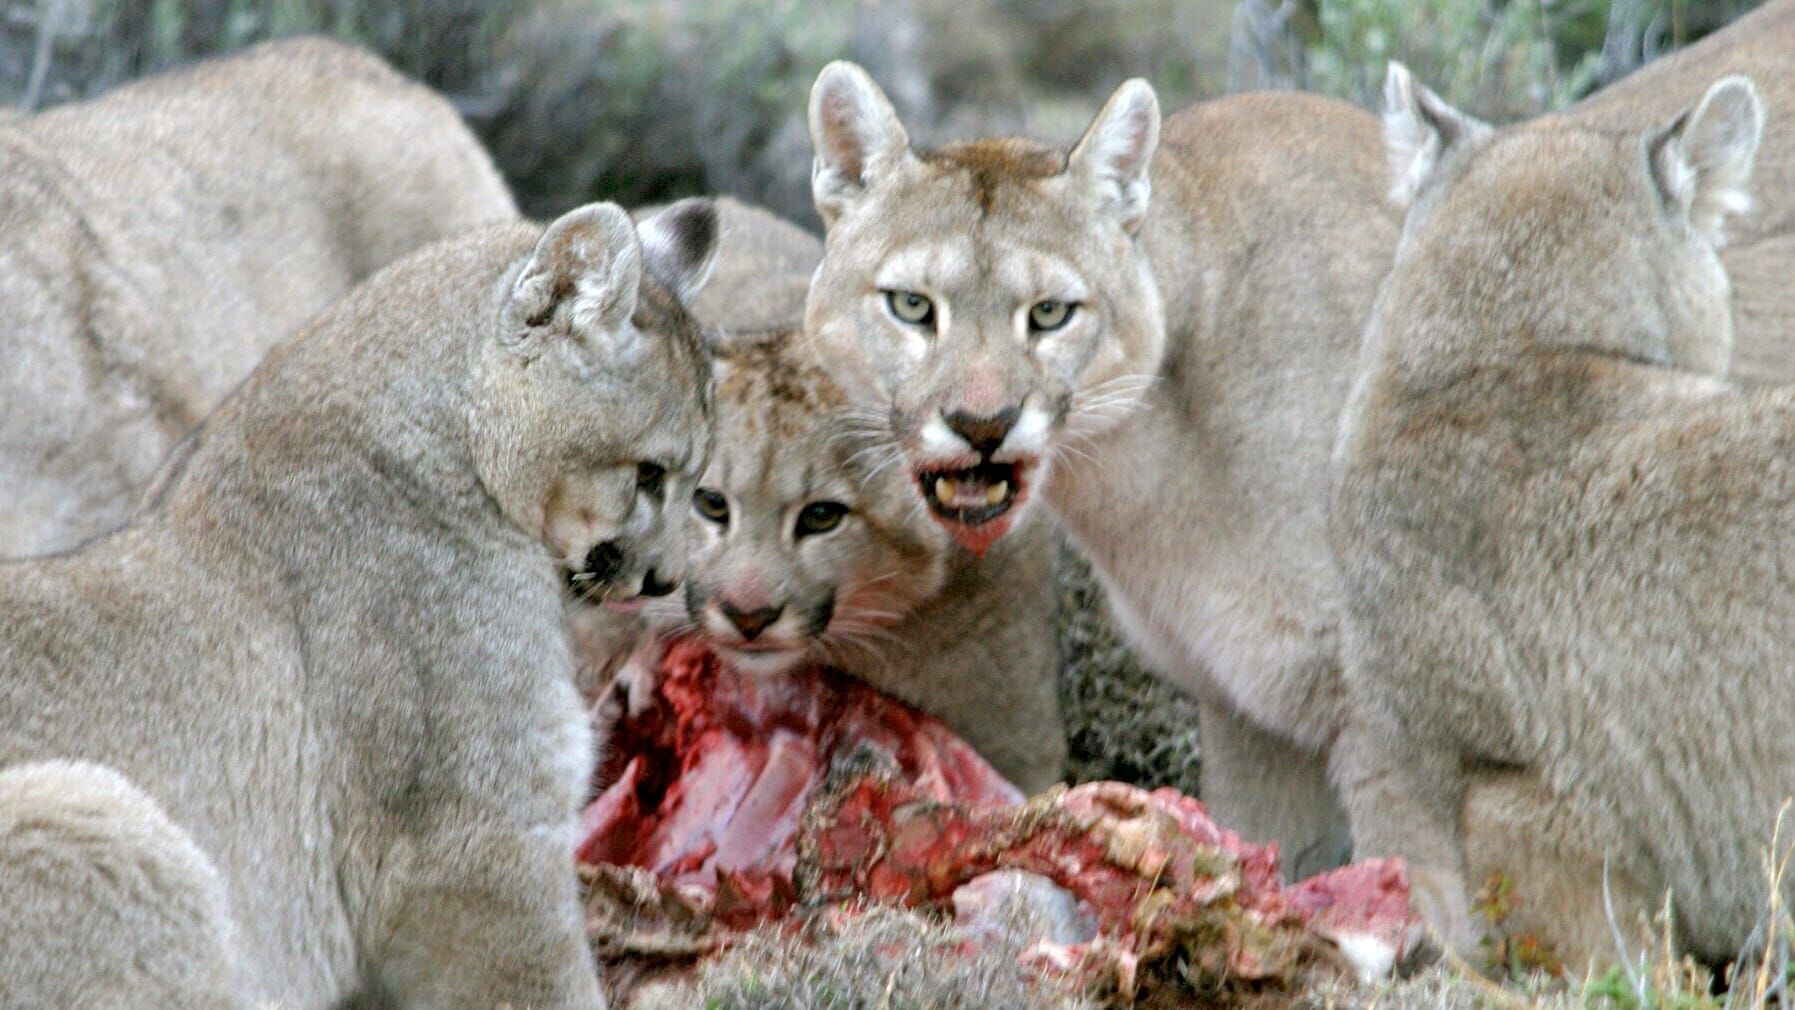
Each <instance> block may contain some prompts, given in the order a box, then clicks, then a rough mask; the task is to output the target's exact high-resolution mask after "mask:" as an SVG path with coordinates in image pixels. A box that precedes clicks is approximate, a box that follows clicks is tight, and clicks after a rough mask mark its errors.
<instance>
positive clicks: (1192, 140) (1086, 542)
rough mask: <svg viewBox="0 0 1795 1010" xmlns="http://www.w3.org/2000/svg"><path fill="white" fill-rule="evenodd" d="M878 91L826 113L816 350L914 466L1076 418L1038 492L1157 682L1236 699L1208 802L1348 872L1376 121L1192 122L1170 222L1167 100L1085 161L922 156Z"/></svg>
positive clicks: (1322, 107) (990, 154)
mask: <svg viewBox="0 0 1795 1010" xmlns="http://www.w3.org/2000/svg"><path fill="white" fill-rule="evenodd" d="M856 73H857V72H856V71H849V70H844V69H836V70H831V71H826V72H825V76H824V78H823V79H820V80H819V83H818V86H817V91H816V92H814V93H813V101H812V111H813V136H815V138H816V141H817V144H818V147H819V150H821V151H823V152H825V153H824V155H823V158H822V162H821V164H820V167H819V169H818V171H817V173H816V177H817V178H818V180H819V185H818V201H819V207H820V208H821V209H822V210H823V212H824V217H825V220H827V221H829V222H830V224H829V230H828V233H827V236H826V239H825V242H826V250H827V251H826V255H825V257H824V262H823V266H822V268H821V270H820V271H819V272H818V274H817V277H816V281H815V283H814V284H813V286H812V289H811V297H810V302H809V306H808V313H807V320H806V330H807V333H808V335H809V336H810V338H811V339H813V340H816V341H817V342H819V344H820V345H821V346H822V347H823V348H824V349H825V353H827V354H830V355H832V356H833V359H834V360H840V361H843V362H846V363H847V364H846V365H845V366H844V367H846V368H849V369H851V370H850V371H847V372H846V373H845V375H846V380H847V384H848V388H849V391H850V394H851V395H852V397H853V398H854V399H855V401H856V403H857V405H858V406H860V407H861V408H862V409H863V410H866V411H869V412H871V411H877V412H881V413H882V414H884V415H887V416H888V417H889V424H890V429H889V435H888V437H889V439H890V440H891V441H892V442H893V443H895V444H896V445H898V446H899V447H901V448H902V449H903V450H904V451H905V453H906V465H914V464H916V463H918V462H920V461H925V460H926V459H927V458H928V455H929V451H928V448H927V446H926V445H925V434H926V429H927V426H928V424H929V420H930V417H931V416H932V415H933V414H934V413H935V412H937V411H939V410H943V409H946V408H951V407H953V406H955V405H957V404H961V403H966V402H969V401H973V400H981V401H983V402H985V403H988V404H991V405H1011V406H1015V405H1020V406H1023V407H1025V408H1026V407H1031V406H1032V407H1035V408H1036V409H1039V410H1040V411H1042V412H1043V413H1044V414H1045V415H1046V416H1047V417H1049V418H1051V419H1052V423H1051V425H1043V432H1044V434H1043V438H1042V446H1041V449H1040V452H1041V456H1042V458H1041V461H1040V462H1039V463H1037V464H1036V466H1037V474H1036V477H1035V479H1034V484H1035V485H1036V486H1037V488H1043V489H1044V490H1042V491H1041V492H1040V495H1039V497H1041V498H1042V499H1043V500H1044V501H1045V502H1046V503H1047V505H1048V506H1049V508H1051V509H1052V511H1053V512H1054V514H1055V515H1056V516H1057V517H1058V518H1059V519H1060V520H1061V521H1062V522H1063V523H1064V525H1065V527H1066V529H1067V531H1068V532H1069V533H1070V534H1071V536H1072V537H1073V539H1074V540H1075V541H1076V542H1077V544H1078V546H1079V547H1080V548H1081V549H1082V550H1083V551H1084V552H1085V553H1086V554H1087V555H1089V556H1090V558H1091V560H1092V562H1093V565H1094V566H1095V568H1096V570H1097V572H1098V573H1099V575H1100V577H1101V579H1102V581H1103V583H1104V585H1105V587H1106V588H1107V590H1108V591H1109V594H1110V598H1111V600H1112V602H1113V603H1114V606H1115V610H1116V612H1117V614H1118V615H1119V617H1120V619H1121V621H1122V623H1123V625H1124V627H1125V628H1126V629H1127V630H1128V632H1129V634H1130V637H1131V639H1132V640H1133V642H1134V644H1135V645H1136V646H1137V648H1140V649H1141V650H1142V651H1143V652H1144V654H1145V656H1146V658H1147V659H1148V661H1149V663H1150V664H1151V665H1153V666H1154V667H1156V668H1157V669H1158V671H1159V672H1160V673H1161V674H1162V675H1164V676H1167V677H1169V678H1171V679H1172V680H1173V681H1174V682H1175V683H1177V684H1178V685H1179V686H1181V687H1183V688H1185V689H1187V690H1190V691H1192V692H1194V693H1196V694H1198V695H1199V696H1200V697H1202V698H1203V699H1204V700H1205V702H1206V703H1207V704H1208V705H1210V706H1211V708H1212V710H1213V713H1214V714H1215V716H1216V718H1206V719H1205V722H1204V725H1203V730H1204V740H1203V747H1204V767H1203V791H1204V795H1205V797H1206V798H1207V799H1208V800H1209V801H1210V802H1211V803H1212V804H1213V806H1214V807H1215V809H1216V812H1217V814H1218V816H1219V817H1221V819H1222V820H1223V821H1224V822H1225V823H1228V824H1230V825H1231V826H1234V827H1237V828H1239V829H1240V830H1242V831H1243V832H1244V833H1246V834H1247V835H1248V836H1249V837H1253V838H1262V839H1263V838H1275V839H1277V840H1279V841H1280V842H1282V844H1283V849H1284V853H1285V856H1286V859H1287V861H1288V864H1289V865H1290V866H1291V867H1293V868H1294V869H1297V870H1298V871H1306V870H1308V869H1314V868H1321V867H1325V866H1328V865H1332V864H1333V863H1336V862H1338V861H1339V860H1341V859H1342V858H1344V856H1345V854H1346V850H1347V843H1346V840H1345V833H1344V824H1343V820H1342V818H1341V815H1340V814H1339V812H1338V810H1337V809H1336V808H1335V807H1334V804H1333V800H1332V794H1331V790H1330V788H1329V786H1328V783H1327V780H1326V774H1325V767H1324V762H1323V755H1324V754H1325V752H1326V749H1327V747H1328V746H1329V744H1330V743H1331V742H1332V739H1333V736H1334V734H1335V732H1336V730H1337V728H1338V724H1339V684H1338V669H1337V654H1336V621H1337V592H1338V589H1337V583H1336V581H1335V577H1334V574H1333V569H1332V563H1331V561H1330V558H1329V553H1328V547H1327V542H1326V530H1325V522H1324V510H1325V504H1326V500H1327V494H1326V490H1327V471H1326V460H1327V455H1328V451H1329V449H1330V447H1331V445H1332V441H1333V432H1334V418H1335V416H1336V413H1337V411H1338V407H1339V405H1340V403H1341V402H1343V400H1344V399H1345V396H1346V389H1347V384H1348V381H1349V379H1350V376H1351V367H1350V363H1351V361H1352V360H1353V359H1354V356H1355V354H1356V350H1357V347H1358V342H1359V337H1360V333H1361V332H1362V324H1363V320H1364V319H1365V317H1366V315H1367V313H1368V312H1369V307H1370V303H1371V297H1372V294H1373V292H1374V291H1375V288H1376V284H1377V281H1378V280H1379V278H1380V277H1381V276H1382V274H1383V272H1384V270H1385V268H1386V266H1387V264H1388V261H1389V257H1390V255H1391V252H1392V250H1393V249H1394V247H1395V240H1396V230H1397V214H1396V211H1395V210H1394V208H1391V207H1389V206H1388V205H1386V203H1385V202H1384V193H1385V191H1386V190H1387V188H1388V184H1387V181H1386V180H1387V176H1386V174H1385V171H1384V157H1383V149H1382V145H1381V143H1380V138H1379V134H1378V129H1377V123H1376V121H1375V119H1373V118H1372V117H1371V116H1368V115H1366V114H1364V113H1362V112H1359V111H1357V110H1355V109H1352V108H1351V107H1349V106H1346V105H1344V104H1341V103H1337V102H1333V101H1330V100H1327V99H1322V98H1316V97H1312V96H1306V95H1296V94H1267V95H1244V96H1239V97H1235V98H1228V99H1222V100H1219V101H1215V102H1208V103H1204V104H1202V105H1198V106H1196V107H1194V108H1191V109H1189V110H1186V111H1185V112H1182V113H1180V114H1178V115H1177V116H1174V117H1172V118H1171V119H1169V120H1167V121H1166V122H1165V124H1164V126H1163V129H1162V131H1161V132H1160V137H1161V140H1160V143H1159V146H1158V150H1157V152H1156V153H1154V154H1153V159H1152V163H1151V173H1150V184H1151V196H1150V201H1147V202H1144V203H1143V202H1142V201H1143V200H1145V197H1144V194H1143V193H1142V192H1141V191H1140V190H1141V187H1140V186H1139V182H1140V180H1139V179H1138V178H1135V177H1134V176H1131V175H1129V174H1128V173H1127V171H1126V170H1127V169H1128V168H1129V166H1130V164H1131V162H1130V161H1129V158H1130V152H1131V150H1132V149H1131V148H1130V146H1129V144H1128V141H1129V140H1130V139H1131V138H1132V139H1137V140H1138V139H1139V134H1138V133H1137V132H1135V131H1136V130H1137V129H1138V123H1139V121H1138V120H1136V119H1134V118H1132V117H1133V116H1134V115H1135V113H1136V111H1137V110H1138V109H1139V108H1140V106H1139V105H1138V102H1139V99H1138V93H1131V92H1129V91H1127V89H1124V91H1123V92H1119V93H1118V96H1117V98H1115V99H1112V100H1111V104H1110V106H1109V107H1106V109H1105V112H1104V113H1103V114H1101V115H1100V116H1099V118H1098V121H1097V122H1096V123H1094V124H1093V126H1092V128H1091V130H1090V131H1088V132H1087V134H1086V137H1085V139H1084V140H1083V141H1081V145H1080V147H1079V148H1077V149H1076V150H1074V151H1073V152H1049V151H1046V150H1043V149H1039V148H1038V146H1037V147H1036V148H1029V147H1026V146H1023V145H1019V144H1018V142H1014V141H999V142H990V143H988V144H982V145H974V146H972V147H956V148H950V149H949V150H947V151H945V152H942V153H939V154H935V155H926V154H925V155H917V154H913V153H911V152H910V151H909V148H908V140H907V138H906V137H905V136H904V135H903V133H902V129H901V127H898V126H897V125H896V120H895V118H890V117H889V115H888V113H889V107H888V106H886V105H884V104H883V98H882V96H879V95H877V92H876V89H874V88H873V86H872V85H871V82H870V81H864V78H857V77H855V74H856ZM861 82H863V84H862V83H861ZM854 108H859V109H860V110H861V111H860V112H859V113H857V114H854V115H848V114H846V113H844V112H843V111H842V110H844V109H848V110H852V109H854ZM854 138H860V139H861V141H862V143H860V144H859V145H858V146H856V145H855V144H853V143H851V141H852V140H853V139H854ZM830 152H836V154H841V155H843V156H842V157H839V158H838V157H836V154H831V153H830ZM1100 152H1107V154H1105V155H1104V156H1102V157H1099V156H1098V154H1099V153H1100ZM862 162H864V163H865V165H866V168H865V171H864V173H863V177H862V178H859V179H858V181H857V182H855V181H853V180H850V182H849V183H846V184H844V183H843V182H842V178H843V177H842V174H841V172H842V170H843V166H850V167H851V166H852V165H855V164H860V163H862ZM830 166H834V167H830ZM1056 168H1059V169H1060V170H1058V171H1055V169H1056ZM1118 172H1120V173H1121V174H1120V175H1118V174H1117V173H1118ZM1143 207H1144V210H1143V209H1142V208H1143ZM887 286H897V287H911V288H914V289H916V290H919V291H923V292H926V293H927V294H928V295H929V296H930V297H931V298H934V299H936V300H937V302H938V303H939V304H940V305H941V306H942V307H943V309H944V310H945V312H944V314H945V315H946V317H947V318H948V319H949V320H950V322H949V323H948V324H947V326H948V327H949V329H948V330H947V332H944V333H940V334H937V335H935V336H933V337H932V338H928V339H923V338H919V337H917V336H915V335H913V334H912V333H911V332H908V331H906V329H905V328H904V327H903V326H902V325H899V323H898V321H897V320H895V319H894V318H893V317H892V316H891V314H890V313H889V311H888V310H887V309H886V307H885V305H884V303H883V301H882V298H881V296H880V295H879V293H878V289H879V288H880V287H887ZM1080 291H1082V298H1083V300H1084V301H1085V302H1086V305H1085V307H1084V308H1083V309H1081V310H1080V311H1081V312H1082V313H1083V315H1082V318H1080V319H1076V320H1075V321H1074V322H1073V323H1071V324H1069V325H1068V326H1067V327H1066V328H1065V329H1063V330H1060V331H1055V333H1054V334H1052V335H1050V336H1048V337H1046V338H1044V339H1040V340H1031V339H1025V336H1024V335H1023V334H1021V333H1018V332H1017V330H1016V325H1017V323H1016V321H1017V319H1018V316H1019V310H1025V309H1026V308H1027V306H1028V304H1029V303H1030V302H1031V301H1033V300H1034V299H1040V298H1052V297H1068V294H1066V293H1062V292H1070V293H1079V292H1080ZM1162 304H1163V311H1162V310H1161V305H1162ZM985 409H987V410H988V409H990V408H989V407H987V408H985ZM1022 508H1023V509H1024V510H1025V511H1026V510H1027V508H1028V505H1027V503H1026V502H1025V503H1024V504H1023V506H1022ZM1268 769H1272V770H1274V771H1270V772H1268ZM1268 774H1272V775H1275V779H1276V781H1275V782H1273V783H1269V784H1268V783H1267V782H1266V776H1267V775H1268Z"/></svg>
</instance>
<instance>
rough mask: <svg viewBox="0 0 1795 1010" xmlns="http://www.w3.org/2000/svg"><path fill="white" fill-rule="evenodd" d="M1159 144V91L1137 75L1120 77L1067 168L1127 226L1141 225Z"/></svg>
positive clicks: (1122, 224)
mask: <svg viewBox="0 0 1795 1010" xmlns="http://www.w3.org/2000/svg"><path fill="white" fill-rule="evenodd" d="M1158 147H1159V96H1158V95H1156V94H1154V92H1153V86H1152V85H1150V84H1148V83H1147V82H1146V81H1143V80H1141V79H1140V78H1138V77H1137V78H1134V79H1133V80H1129V81H1124V82H1123V83H1122V86H1121V87H1119V88H1117V89H1116V91H1115V94H1113V95H1111V96H1110V97H1109V101H1107V102H1105V103H1103V109H1102V111H1100V112H1098V113H1097V118H1095V119H1093V120H1091V125H1090V126H1089V127H1087V128H1086V129H1085V131H1084V136H1083V137H1080V138H1079V140H1078V144H1077V146H1075V147H1073V148H1072V155H1071V157H1070V158H1069V159H1068V162H1067V170H1068V171H1069V172H1070V173H1071V174H1072V175H1073V177H1074V178H1076V179H1079V180H1081V181H1082V182H1083V184H1084V185H1085V186H1086V187H1088V189H1089V192H1090V193H1091V195H1092V196H1093V197H1094V198H1095V199H1096V200H1097V202H1098V204H1099V206H1101V207H1102V208H1104V210H1106V211H1107V212H1108V213H1110V214H1112V215H1114V217H1115V219H1116V220H1117V222H1118V223H1120V224H1121V226H1122V227H1123V228H1124V229H1125V230H1127V231H1130V232H1132V231H1134V230H1135V229H1136V228H1138V227H1140V223H1141V221H1142V219H1144V218H1145V217H1146V215H1147V202H1148V200H1149V198H1150V197H1151V196H1152V194H1153V186H1152V182H1151V180H1150V179H1149V178H1148V172H1147V169H1148V166H1149V165H1150V164H1151V163H1152V161H1153V152H1154V151H1155V150H1157V149H1158Z"/></svg>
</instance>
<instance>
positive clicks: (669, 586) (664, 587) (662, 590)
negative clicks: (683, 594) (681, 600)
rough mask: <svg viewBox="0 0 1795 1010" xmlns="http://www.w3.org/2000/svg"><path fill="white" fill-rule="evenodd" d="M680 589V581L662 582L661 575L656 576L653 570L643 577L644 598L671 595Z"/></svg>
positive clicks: (669, 580)
mask: <svg viewBox="0 0 1795 1010" xmlns="http://www.w3.org/2000/svg"><path fill="white" fill-rule="evenodd" d="M678 588H679V580H678V579H668V580H667V581H665V582H663V581H661V577H660V575H658V574H656V572H655V570H654V569H652V568H650V569H649V570H648V571H647V572H645V573H643V575H642V595H643V596H666V595H667V594H668V593H671V592H673V591H674V590H675V589H678Z"/></svg>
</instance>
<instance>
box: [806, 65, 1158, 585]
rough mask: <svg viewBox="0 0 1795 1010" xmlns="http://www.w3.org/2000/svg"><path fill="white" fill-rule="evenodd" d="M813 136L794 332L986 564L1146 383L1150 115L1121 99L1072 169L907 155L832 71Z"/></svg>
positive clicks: (880, 109) (889, 126) (865, 83)
mask: <svg viewBox="0 0 1795 1010" xmlns="http://www.w3.org/2000/svg"><path fill="white" fill-rule="evenodd" d="M810 125H811V135H812V140H813V141H814V143H815V146H816V152H817V153H816V165H815V169H814V171H813V176H812V178H813V187H814V192H815V197H816V202H817V207H818V210H819V212H820V213H821V214H822V216H823V219H824V221H825V222H826V224H827V226H828V234H827V237H826V240H825V252H824V258H823V263H822V265H821V267H820V268H819V269H818V271H817V274H816V277H815V279H814V281H813V282H812V286H811V291H810V298H809V303H808V306H807V310H806V327H805V328H806V332H807V334H808V335H809V336H810V337H811V338H812V339H814V340H816V341H818V342H819V343H820V344H821V346H823V347H825V348H827V349H828V350H829V352H830V353H831V355H832V358H831V360H832V363H833V362H835V361H839V362H840V370H841V373H842V376H843V381H844V383H845V385H846V387H847V390H848V395H849V397H850V398H851V400H852V401H853V403H854V405H855V407H856V408H858V409H859V410H860V411H861V412H862V414H863V415H868V416H873V417H876V419H877V420H878V421H879V423H880V424H881V425H882V426H883V429H884V430H883V436H884V437H885V438H886V439H887V440H888V441H889V443H890V444H892V445H893V446H894V447H895V448H897V449H898V450H899V451H900V452H901V454H902V457H903V465H904V469H905V470H906V472H907V474H908V477H909V482H910V485H911V494H913V495H914V496H915V497H916V498H918V499H920V501H921V502H922V503H923V505H924V507H925V508H926V509H927V511H928V513H929V514H930V515H931V516H932V517H933V518H934V519H935V521H937V522H938V523H940V524H941V525H942V526H943V527H944V528H945V529H947V530H948V531H949V532H950V534H952V536H953V537H954V538H955V539H956V540H958V541H959V542H960V543H961V544H963V545H964V546H966V547H967V548H969V549H971V550H973V551H975V552H978V553H983V552H984V551H985V550H986V549H987V548H989V547H990V545H991V544H992V543H994V542H995V541H996V540H997V539H999V538H1000V537H1002V536H1003V535H1004V534H1005V533H1006V532H1008V530H1009V529H1010V528H1011V527H1012V526H1013V525H1014V524H1015V522H1016V521H1017V520H1018V518H1019V517H1021V516H1022V515H1023V514H1024V512H1025V510H1026V509H1027V507H1028V505H1029V503H1030V502H1031V501H1032V500H1033V499H1034V498H1035V497H1036V496H1037V495H1038V492H1039V490H1040V488H1042V487H1043V486H1044V485H1045V482H1046V481H1047V479H1048V477H1049V475H1050V473H1051V469H1052V466H1053V461H1054V459H1055V458H1056V457H1057V456H1059V455H1060V454H1062V453H1079V452H1084V451H1086V447H1085V446H1083V445H1081V443H1082V442H1085V441H1087V440H1089V439H1090V438H1091V437H1093V436H1094V435H1096V434H1099V433H1101V432H1102V431H1103V430H1105V429H1106V428H1107V427H1108V426H1109V425H1111V424H1113V423H1115V420H1116V419H1117V418H1118V417H1119V416H1121V415H1123V414H1125V413H1127V412H1128V410H1129V409H1130V407H1131V406H1132V405H1134V404H1135V403H1137V402H1138V400H1139V398H1140V396H1141V395H1142V394H1143V393H1144V391H1145V389H1146V387H1147V385H1148V383H1149V381H1150V379H1149V378H1148V377H1149V376H1151V375H1152V374H1153V373H1154V372H1155V370H1156V369H1157V366H1158V357H1159V353H1160V348H1161V346H1162V345H1163V342H1164V321H1163V319H1162V313H1161V309H1160V301H1159V294H1158V290H1157V288H1156V287H1155V285H1154V281H1153V277H1152V273H1151V270H1150V268H1149V264H1148V262H1147V259H1146V257H1145V255H1144V253H1143V251H1142V250H1141V248H1140V246H1139V244H1138V242H1137V241H1136V238H1137V233H1138V230H1139V227H1140V224H1141V221H1142V219H1143V217H1144V215H1145V212H1146V207H1147V198H1148V193H1149V183H1148V178H1147V166H1148V162H1149V160H1150V159H1151V157H1152V153H1153V149H1154V146H1155V144H1156V142H1157V137H1158V128H1159V108H1158V104H1157V101H1156V99H1155V98H1154V95H1153V92H1152V89H1151V88H1149V87H1148V86H1147V85H1146V84H1145V83H1144V82H1140V81H1131V82H1129V83H1128V84H1125V85H1123V86H1122V88H1121V89H1120V90H1118V91H1117V92H1116V95H1115V96H1114V97H1113V98H1111V99H1110V101H1109V103H1108V105H1106V106H1105V107H1104V109H1103V111H1102V113H1100V114H1099V115H1098V117H1097V120H1096V121H1095V122H1094V123H1093V124H1092V125H1091V127H1090V129H1089V130H1088V131H1086V134H1085V137H1084V139H1082V140H1081V141H1079V143H1078V144H1077V145H1076V146H1075V147H1074V148H1073V149H1072V150H1071V151H1070V152H1067V151H1062V150H1057V149H1053V148H1048V147H1045V146H1041V145H1037V144H1033V143H1030V142H1027V141H1020V140H991V141H978V142H973V143H967V144H959V145H954V146H950V147H946V148H943V149H941V150H938V151H927V152H921V151H915V150H912V149H911V147H910V145H909V141H908V138H907V136H906V134H905V133H904V130H903V127H902V126H901V125H899V124H898V122H897V118H896V116H895V114H894V113H893V112H892V109H891V106H890V103H889V102H888V101H886V99H885V96H884V95H883V94H882V93H881V92H880V91H879V89H878V87H877V86H876V85H874V84H873V83H872V81H871V80H870V79H869V78H868V77H867V76H866V74H865V73H864V72H863V71H861V70H860V69H859V68H857V67H853V66H852V65H849V64H841V63H838V64H832V65H831V66H830V67H828V68H826V69H825V70H824V72H823V74H822V76H821V77H820V78H818V80H817V84H816V87H815V89H814V90H813V91H812V94H811V107H810Z"/></svg>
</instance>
